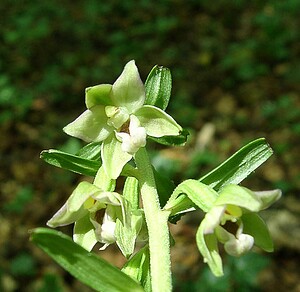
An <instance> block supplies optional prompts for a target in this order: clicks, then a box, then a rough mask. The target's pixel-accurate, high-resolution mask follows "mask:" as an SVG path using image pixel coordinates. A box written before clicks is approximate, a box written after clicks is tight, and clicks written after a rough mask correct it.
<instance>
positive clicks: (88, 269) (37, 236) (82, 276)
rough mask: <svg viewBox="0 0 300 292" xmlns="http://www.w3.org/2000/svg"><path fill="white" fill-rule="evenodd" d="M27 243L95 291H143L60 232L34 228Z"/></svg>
mask: <svg viewBox="0 0 300 292" xmlns="http://www.w3.org/2000/svg"><path fill="white" fill-rule="evenodd" d="M31 240H32V241H33V242H34V243H35V244H36V245H37V246H39V247H40V248H41V249H42V250H44V251H45V252H46V253H47V254H48V255H49V256H50V257H51V258H52V259H54V260H55V261H56V262H57V263H58V264H60V265H61V266H62V267H63V268H64V269H65V270H67V271H68V272H69V273H70V274H71V275H73V276H74V277H75V278H77V279H78V280H79V281H81V282H82V283H84V284H86V285H88V286H89V287H91V288H92V289H94V290H96V291H116V292H127V291H136V292H142V291H144V290H143V288H142V287H141V286H140V285H139V284H138V283H137V282H136V281H134V280H133V279H132V278H131V277H129V276H127V275H126V274H125V273H123V272H121V271H120V270H119V269H118V268H116V267H114V266H112V265H111V264H109V263H108V262H106V261H105V260H103V259H101V258H99V257H97V256H96V255H95V254H93V253H90V252H87V251H86V250H85V249H83V248H82V247H81V246H79V245H78V244H76V243H74V242H73V241H72V239H71V238H70V237H68V236H66V235H64V234H63V233H61V232H58V231H55V230H50V229H47V228H37V229H34V230H33V231H32V233H31Z"/></svg>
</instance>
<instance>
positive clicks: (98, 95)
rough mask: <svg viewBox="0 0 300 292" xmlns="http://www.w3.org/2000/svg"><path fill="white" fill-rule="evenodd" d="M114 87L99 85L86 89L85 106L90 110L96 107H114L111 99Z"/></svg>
mask: <svg viewBox="0 0 300 292" xmlns="http://www.w3.org/2000/svg"><path fill="white" fill-rule="evenodd" d="M111 89H112V85H111V84H99V85H96V86H92V87H88V88H86V89H85V104H86V107H87V108H88V109H90V108H92V107H93V106H95V105H112V101H111V99H110V93H111Z"/></svg>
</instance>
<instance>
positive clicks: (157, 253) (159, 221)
mask: <svg viewBox="0 0 300 292" xmlns="http://www.w3.org/2000/svg"><path fill="white" fill-rule="evenodd" d="M135 162H136V166H137V168H138V171H139V176H138V178H139V183H140V189H141V197H142V200H143V207H144V212H145V217H146V223H147V227H148V233H149V249H150V274H151V286H152V292H170V291H172V280H171V258H170V238H169V228H168V217H169V215H170V212H169V211H163V210H161V208H160V204H159V198H158V194H157V189H156V184H155V180H154V175H153V170H152V165H151V163H150V160H149V157H148V154H147V151H146V149H145V148H141V149H140V150H139V151H138V152H137V153H136V155H135Z"/></svg>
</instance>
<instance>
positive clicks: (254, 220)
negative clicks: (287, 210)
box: [241, 213, 274, 252]
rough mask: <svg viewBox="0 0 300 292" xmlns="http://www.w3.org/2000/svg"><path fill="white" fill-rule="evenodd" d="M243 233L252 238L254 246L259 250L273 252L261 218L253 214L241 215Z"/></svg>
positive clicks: (269, 236)
mask: <svg viewBox="0 0 300 292" xmlns="http://www.w3.org/2000/svg"><path fill="white" fill-rule="evenodd" d="M241 219H242V221H243V224H244V228H243V230H244V231H243V232H244V233H246V234H250V235H251V236H253V238H254V244H255V245H256V246H258V247H260V248H261V249H263V250H265V251H267V252H272V251H273V250H274V246H273V241H272V238H271V235H270V232H269V230H268V227H267V225H266V224H265V222H264V221H263V220H262V219H261V217H260V216H259V215H257V214H255V213H248V214H243V216H242V218H241Z"/></svg>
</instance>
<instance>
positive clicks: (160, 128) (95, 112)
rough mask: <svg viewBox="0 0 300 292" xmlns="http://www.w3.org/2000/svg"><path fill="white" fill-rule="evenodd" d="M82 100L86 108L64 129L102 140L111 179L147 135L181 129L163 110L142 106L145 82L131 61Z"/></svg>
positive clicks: (88, 91)
mask: <svg viewBox="0 0 300 292" xmlns="http://www.w3.org/2000/svg"><path fill="white" fill-rule="evenodd" d="M85 103H86V107H87V110H86V111H85V112H83V113H82V114H81V115H80V116H79V117H78V118H77V119H76V120H75V121H73V122H72V123H70V124H68V125H67V126H66V127H65V128H64V131H65V132H66V133H67V134H68V135H71V136H74V137H77V138H80V139H82V140H84V141H86V142H92V141H94V142H95V141H96V142H102V146H101V147H102V149H101V158H102V162H103V166H104V169H105V171H106V173H107V175H108V176H109V177H110V178H113V179H116V178H117V177H118V176H119V175H120V173H121V171H122V169H123V167H124V165H125V164H126V163H127V162H128V161H129V160H131V158H132V157H133V156H134V155H135V153H136V152H137V151H138V150H139V149H140V148H141V147H144V146H145V145H146V138H147V136H151V137H155V138H159V137H163V136H177V135H179V134H180V133H181V131H182V128H181V126H179V125H178V124H177V123H176V121H175V120H174V119H173V118H172V117H171V116H170V115H168V114H167V113H165V112H164V111H163V110H161V109H160V108H158V107H155V106H152V105H145V88H144V84H143V82H142V81H141V78H140V75H139V72H138V69H137V67H136V65H135V62H134V61H133V60H132V61H130V62H128V63H127V64H126V65H125V67H124V70H123V72H122V74H121V75H120V76H119V78H118V79H117V80H116V81H115V83H114V84H113V85H110V84H101V85H96V86H93V87H89V88H87V89H86V96H85ZM112 157H113V159H112Z"/></svg>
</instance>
